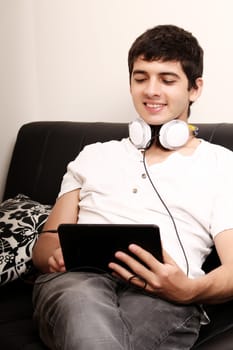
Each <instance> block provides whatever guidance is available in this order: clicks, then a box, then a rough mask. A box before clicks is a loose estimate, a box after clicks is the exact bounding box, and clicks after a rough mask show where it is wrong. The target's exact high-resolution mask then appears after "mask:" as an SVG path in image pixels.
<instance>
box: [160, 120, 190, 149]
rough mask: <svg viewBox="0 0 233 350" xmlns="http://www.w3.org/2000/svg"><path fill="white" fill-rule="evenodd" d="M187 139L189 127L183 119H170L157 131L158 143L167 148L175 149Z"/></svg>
mask: <svg viewBox="0 0 233 350" xmlns="http://www.w3.org/2000/svg"><path fill="white" fill-rule="evenodd" d="M188 139H189V127H188V124H187V123H185V122H184V121H183V120H171V121H170V122H168V123H166V124H164V125H163V126H162V127H161V129H160V131H159V142H160V144H161V145H162V146H163V147H164V148H166V149H169V150H175V149H177V148H179V147H182V146H183V145H185V144H186V142H187V141H188Z"/></svg>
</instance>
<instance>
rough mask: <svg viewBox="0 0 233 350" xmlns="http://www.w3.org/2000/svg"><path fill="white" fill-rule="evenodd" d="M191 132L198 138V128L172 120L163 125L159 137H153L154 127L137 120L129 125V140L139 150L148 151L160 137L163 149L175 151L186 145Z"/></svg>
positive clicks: (139, 119)
mask: <svg viewBox="0 0 233 350" xmlns="http://www.w3.org/2000/svg"><path fill="white" fill-rule="evenodd" d="M190 130H191V131H192V132H193V134H194V135H195V136H196V135H197V133H198V128H197V127H195V126H193V125H189V124H187V123H186V122H184V121H183V120H177V119H174V120H171V121H169V122H167V123H165V124H163V125H162V126H161V127H160V129H159V133H158V135H153V126H150V125H148V124H147V123H146V122H145V121H144V120H143V119H141V118H137V119H136V120H134V121H132V122H131V123H130V124H129V138H130V140H131V142H132V143H133V144H134V145H135V146H136V147H137V148H138V149H146V148H148V147H150V145H151V143H152V142H153V141H154V139H156V138H157V137H158V140H159V143H160V144H161V146H162V147H164V148H165V149H169V150H175V149H177V148H179V147H182V146H183V145H185V144H186V142H187V141H188V139H189V135H190Z"/></svg>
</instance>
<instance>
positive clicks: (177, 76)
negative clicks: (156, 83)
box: [132, 69, 180, 79]
mask: <svg viewBox="0 0 233 350" xmlns="http://www.w3.org/2000/svg"><path fill="white" fill-rule="evenodd" d="M136 74H145V75H148V73H147V71H145V70H142V69H136V70H134V71H133V74H132V75H136ZM159 75H160V76H165V75H170V76H173V77H174V78H177V79H180V76H179V75H178V74H176V73H174V72H169V71H168V72H166V71H165V72H160V73H159Z"/></svg>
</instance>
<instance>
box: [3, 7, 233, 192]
mask: <svg viewBox="0 0 233 350" xmlns="http://www.w3.org/2000/svg"><path fill="white" fill-rule="evenodd" d="M232 4H233V2H232V1H231V0H222V1H216V0H204V1H203V0H195V1H187V0H176V1H174V0H144V1H142V0H0V43H1V54H0V117H1V137H0V149H1V152H0V169H1V173H0V196H1V195H2V191H3V186H4V183H5V178H6V169H7V166H8V164H9V159H10V154H11V151H12V147H13V144H14V141H15V137H16V133H17V131H18V128H19V127H20V126H21V125H22V124H23V123H25V122H29V121H34V120H82V121H119V122H121V121H129V120H131V119H132V118H133V117H134V116H135V114H134V110H133V107H132V104H131V100H130V95H129V91H128V71H127V53H128V49H129V46H130V45H131V43H132V41H133V40H134V39H135V38H136V37H137V36H138V35H139V34H141V32H143V31H144V30H146V29H148V28H150V27H152V26H154V25H157V24H165V23H172V24H176V25H179V26H182V27H184V28H185V29H187V30H189V31H191V32H193V34H194V35H195V36H197V37H198V39H199V41H200V44H201V45H202V46H203V48H204V49H205V73H204V79H205V87H204V92H203V95H202V97H201V99H200V100H199V101H198V102H197V103H196V104H195V105H194V106H193V108H192V117H191V120H192V122H195V121H196V122H199V121H205V122H219V121H225V122H233V111H232V108H231V100H232V98H231V91H232V78H233V64H232V62H233V40H232V31H233V25H232V10H233V5H232Z"/></svg>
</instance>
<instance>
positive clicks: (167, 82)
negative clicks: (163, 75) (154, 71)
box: [163, 79, 176, 85]
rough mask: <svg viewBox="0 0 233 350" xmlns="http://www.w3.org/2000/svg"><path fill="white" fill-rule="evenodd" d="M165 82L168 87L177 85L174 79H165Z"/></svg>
mask: <svg viewBox="0 0 233 350" xmlns="http://www.w3.org/2000/svg"><path fill="white" fill-rule="evenodd" d="M163 82H164V84H166V85H172V84H175V82H176V80H174V79H172V80H171V79H163Z"/></svg>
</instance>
